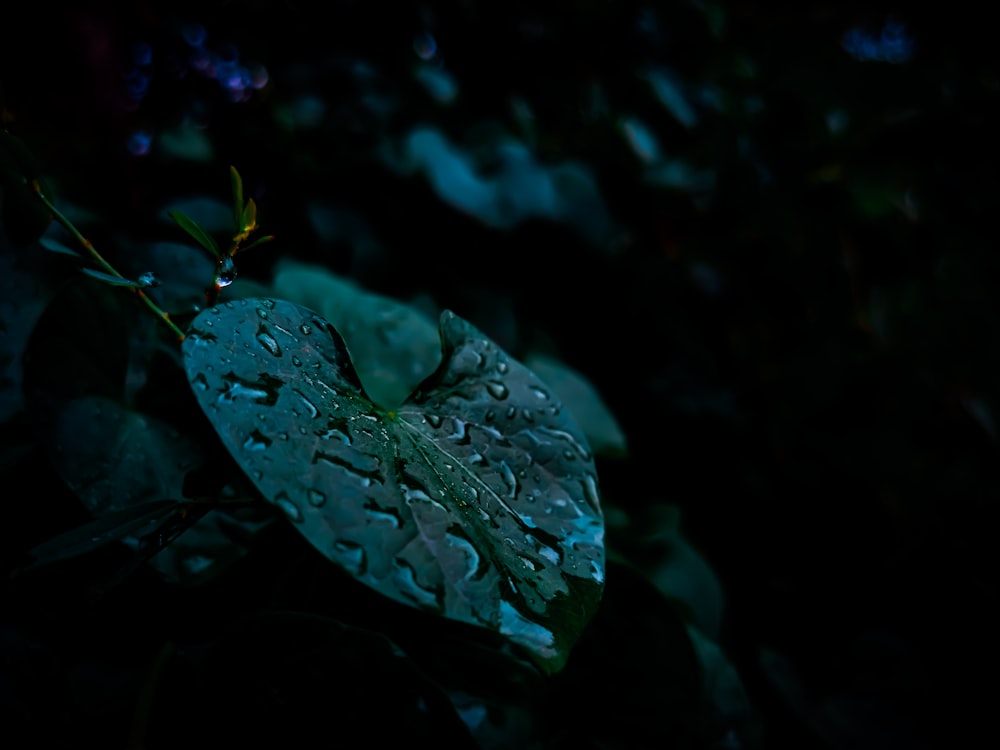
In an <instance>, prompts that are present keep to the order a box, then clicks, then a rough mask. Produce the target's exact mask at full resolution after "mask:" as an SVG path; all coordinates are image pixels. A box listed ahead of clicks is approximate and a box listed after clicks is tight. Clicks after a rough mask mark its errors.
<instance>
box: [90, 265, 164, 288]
mask: <svg viewBox="0 0 1000 750" xmlns="http://www.w3.org/2000/svg"><path fill="white" fill-rule="evenodd" d="M80 270H81V271H82V272H83V273H85V274H86V275H87V276H90V277H91V278H94V279H97V280H98V281H103V282H104V283H105V284H110V285H111V286H130V287H146V286H149V284H142V283H140V282H138V281H133V280H132V279H123V278H122V277H121V276H112V275H111V274H110V273H105V272H104V271H96V270H94V269H93V268H81V269H80Z"/></svg>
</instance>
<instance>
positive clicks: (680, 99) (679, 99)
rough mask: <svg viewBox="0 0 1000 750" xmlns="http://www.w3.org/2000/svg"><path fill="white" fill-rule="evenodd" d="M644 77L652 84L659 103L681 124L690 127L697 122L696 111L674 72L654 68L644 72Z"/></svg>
mask: <svg viewBox="0 0 1000 750" xmlns="http://www.w3.org/2000/svg"><path fill="white" fill-rule="evenodd" d="M646 79H647V80H648V81H649V83H650V84H651V85H652V87H653V92H654V93H655V94H656V96H657V98H658V99H659V100H660V103H661V104H662V105H663V106H664V107H666V108H667V110H668V111H669V112H670V114H672V115H673V116H674V117H675V118H677V121H678V122H679V123H680V124H681V125H683V126H684V127H686V128H691V127H694V126H695V125H697V124H698V113H697V112H695V111H694V108H693V107H692V106H691V104H690V102H688V99H687V96H686V95H685V93H684V91H683V90H682V83H681V81H680V79H679V78H678V77H677V76H676V75H675V74H674V73H672V72H671V71H669V70H665V69H662V68H660V69H654V70H650V71H648V72H647V73H646Z"/></svg>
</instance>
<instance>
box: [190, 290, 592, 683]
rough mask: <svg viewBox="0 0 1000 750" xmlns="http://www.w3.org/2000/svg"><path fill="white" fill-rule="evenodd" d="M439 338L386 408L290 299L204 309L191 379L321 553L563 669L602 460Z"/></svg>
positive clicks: (335, 341) (511, 374) (501, 370)
mask: <svg viewBox="0 0 1000 750" xmlns="http://www.w3.org/2000/svg"><path fill="white" fill-rule="evenodd" d="M440 328H441V348H442V360H441V363H440V365H439V366H438V368H437V369H436V370H435V372H434V373H433V374H432V375H431V376H430V377H428V378H427V379H426V380H425V381H424V382H422V383H421V384H420V385H419V386H418V389H417V391H415V392H414V393H413V394H412V395H411V396H410V397H409V398H407V399H406V400H405V401H403V403H402V404H400V405H399V406H398V407H397V408H394V409H393V410H391V411H384V410H382V409H380V408H379V407H378V406H376V405H375V404H374V403H373V402H372V401H371V399H370V398H369V396H368V394H367V393H366V392H365V390H364V388H363V387H362V385H361V381H360V379H359V378H358V374H357V372H356V370H355V368H354V365H353V363H352V362H351V359H350V356H349V354H348V351H347V347H346V345H345V343H344V341H343V339H342V338H341V336H340V334H339V333H338V332H337V331H336V329H334V328H333V327H332V326H331V325H330V324H329V323H328V322H327V321H326V320H324V319H323V318H320V317H319V316H317V315H316V314H315V313H314V312H312V311H310V310H309V309H308V308H304V307H300V306H297V305H293V304H290V303H288V302H285V301H282V300H274V299H267V298H256V299H244V300H239V301H238V302H227V303H224V304H223V305H221V306H218V307H214V308H211V309H210V310H206V311H205V312H203V313H201V314H200V315H199V316H198V317H197V318H195V320H194V321H193V322H192V323H191V329H190V332H189V334H188V337H187V339H186V340H185V342H184V355H185V368H186V371H187V374H188V378H189V380H190V382H191V386H192V388H193V390H194V392H195V395H196V396H197V398H198V402H199V404H200V405H201V407H202V409H203V410H204V411H205V413H206V414H207V416H208V418H209V420H210V421H211V422H212V424H213V426H214V427H215V429H216V431H217V432H218V433H219V436H220V437H221V438H222V441H223V444H224V445H225V446H226V448H227V449H228V450H229V452H230V453H231V454H232V456H233V458H234V459H235V460H236V462H237V463H238V464H239V465H240V467H241V468H242V469H243V470H244V472H245V473H246V474H247V476H249V477H251V479H252V480H253V482H254V484H255V485H256V486H257V488H258V489H259V490H260V492H261V494H262V495H263V496H264V498H265V499H267V500H268V501H270V502H272V503H273V504H274V505H276V506H277V507H278V508H279V509H280V510H281V511H283V512H284V514H285V515H286V516H287V517H288V518H289V519H290V520H291V521H292V522H293V523H294V524H295V525H296V528H297V529H298V530H299V531H300V532H301V533H302V534H303V535H304V536H305V537H306V539H308V540H309V542H310V543H311V544H312V545H313V546H314V547H316V549H317V550H319V551H320V553H321V554H323V555H325V556H326V557H328V558H329V559H330V560H331V561H333V562H334V563H336V564H337V565H339V566H341V567H343V568H345V569H346V570H348V571H349V572H350V573H351V575H353V576H354V577H355V578H357V579H358V580H360V581H362V582H363V583H365V584H366V585H368V586H371V587H372V588H374V589H375V590H376V591H379V592H380V593H382V594H384V595H386V596H389V597H391V598H393V599H396V600H398V601H401V602H403V603H405V604H408V605H410V606H415V607H418V608H420V609H423V610H426V611H429V612H433V613H438V614H443V615H444V616H446V617H448V618H451V619H455V620H459V621H462V622H468V623H471V624H473V625H477V626H481V627H485V628H488V629H491V630H496V631H499V632H500V633H501V634H502V635H504V636H506V637H507V638H509V639H510V640H512V641H513V642H515V643H517V644H518V645H520V646H522V647H524V648H526V649H527V650H528V651H529V653H530V654H531V655H532V657H533V658H535V659H537V661H538V662H539V663H540V664H541V665H543V668H544V669H546V670H547V671H557V670H559V669H560V668H561V667H562V666H563V665H564V664H565V662H566V659H567V657H568V655H569V651H570V648H571V647H572V644H573V642H574V641H575V640H576V639H577V638H578V637H579V635H580V633H581V632H582V631H583V628H584V626H585V625H586V623H587V621H588V620H589V619H590V618H591V616H592V615H593V611H594V609H595V608H596V606H597V603H598V602H599V600H600V595H601V590H602V589H603V584H604V525H603V518H602V513H601V508H600V500H599V496H598V487H597V477H596V470H595V468H594V465H593V457H592V455H591V452H590V449H589V447H588V445H587V442H586V439H585V438H584V436H583V435H582V433H581V432H580V430H579V428H578V427H577V425H576V424H575V422H574V421H573V420H572V417H571V416H570V414H569V413H568V412H567V411H566V410H565V408H564V407H563V405H562V404H561V403H560V402H559V401H558V400H557V399H556V398H555V397H554V395H553V394H552V392H551V391H550V390H549V389H548V387H547V386H546V385H545V384H544V383H543V382H541V381H540V380H539V379H538V378H537V377H536V376H535V375H534V374H533V373H532V372H531V371H529V370H527V369H526V368H525V367H524V366H523V365H521V364H520V363H518V362H517V361H515V360H513V359H511V358H510V357H509V356H508V355H507V354H506V353H505V352H503V351H502V350H500V349H498V348H497V346H496V345H495V344H494V343H493V342H491V341H490V340H489V339H487V338H485V337H484V336H483V335H482V334H481V333H480V332H478V331H477V330H476V329H475V328H474V327H472V326H471V325H469V324H468V323H466V322H465V321H463V320H462V319H460V318H458V317H457V316H455V315H454V314H453V313H451V312H447V311H446V312H444V313H442V316H441V323H440Z"/></svg>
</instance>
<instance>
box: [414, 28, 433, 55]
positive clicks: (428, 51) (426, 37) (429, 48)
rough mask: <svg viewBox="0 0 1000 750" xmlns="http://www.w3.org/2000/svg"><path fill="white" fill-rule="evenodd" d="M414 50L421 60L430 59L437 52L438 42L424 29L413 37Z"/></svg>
mask: <svg viewBox="0 0 1000 750" xmlns="http://www.w3.org/2000/svg"><path fill="white" fill-rule="evenodd" d="M413 51H414V52H416V53H417V57H419V58H420V59H421V60H430V59H432V58H433V57H434V56H435V55H436V54H437V51H438V47H437V42H436V41H435V40H434V37H432V36H431V35H430V34H428V33H427V32H426V31H422V32H420V33H419V34H417V35H416V36H415V37H413Z"/></svg>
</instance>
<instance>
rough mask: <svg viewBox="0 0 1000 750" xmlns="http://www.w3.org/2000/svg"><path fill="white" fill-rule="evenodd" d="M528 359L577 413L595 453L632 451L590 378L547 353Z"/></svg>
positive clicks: (530, 364)
mask: <svg viewBox="0 0 1000 750" xmlns="http://www.w3.org/2000/svg"><path fill="white" fill-rule="evenodd" d="M524 363H525V364H526V365H527V366H528V367H529V368H530V369H531V371H532V372H534V373H535V374H536V375H538V376H539V377H540V378H542V379H543V380H544V381H545V382H546V383H548V384H549V385H551V386H552V390H554V391H555V393H556V395H557V396H558V397H559V399H560V400H561V401H562V402H563V403H564V404H565V405H566V407H567V408H568V409H569V410H570V411H571V412H572V413H573V417H574V418H575V419H576V421H577V424H579V425H580V428H581V429H582V430H583V434H584V435H586V436H587V442H588V443H590V447H591V448H592V449H593V451H594V453H596V454H597V455H601V456H616V457H624V456H626V455H627V454H628V442H627V440H626V438H625V433H624V432H622V429H621V427H620V426H619V425H618V420H616V419H615V416H614V414H612V413H611V410H610V409H609V408H608V406H607V404H605V403H604V400H603V399H602V398H601V395H600V393H598V391H597V389H596V388H595V387H594V386H593V384H592V383H591V382H590V381H589V380H587V379H586V378H585V377H584V376H583V375H581V374H580V373H579V372H577V371H576V370H574V369H572V368H571V367H569V366H567V365H565V364H563V363H562V362H559V361H558V360H556V359H553V358H552V357H548V356H546V355H544V354H532V355H529V356H528V357H526V358H525V362H524Z"/></svg>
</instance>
